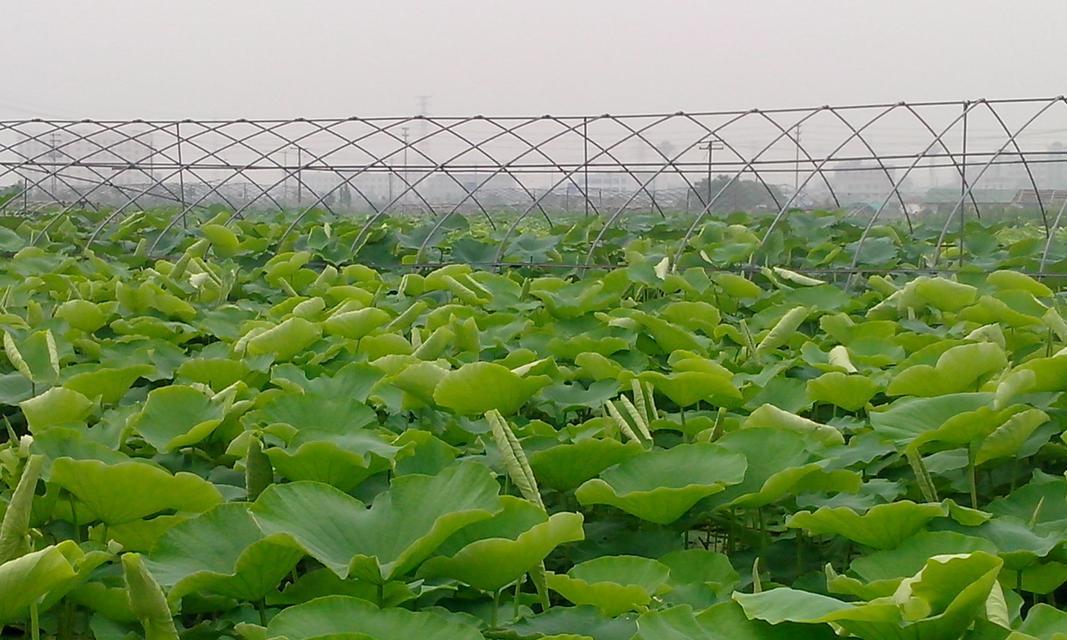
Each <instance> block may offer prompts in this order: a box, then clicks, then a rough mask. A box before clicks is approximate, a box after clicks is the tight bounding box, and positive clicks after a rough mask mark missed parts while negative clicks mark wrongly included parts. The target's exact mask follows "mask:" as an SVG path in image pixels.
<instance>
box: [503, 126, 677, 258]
mask: <svg viewBox="0 0 1067 640" xmlns="http://www.w3.org/2000/svg"><path fill="white" fill-rule="evenodd" d="M601 117H602V116H601ZM608 117H611V116H608ZM672 117H673V114H671V115H666V116H659V119H658V120H656V121H654V122H652V123H649V124H647V125H645V126H644V127H642V128H641V129H639V130H638V131H646V130H648V129H651V128H652V127H656V126H659V125H660V124H662V123H664V122H667V121H668V120H670V119H671V118H672ZM596 119H597V118H583V119H582V120H581V122H578V121H577V120H576V121H575V124H574V126H572V127H569V129H568V130H570V131H574V130H576V129H577V128H578V127H579V126H582V127H585V126H587V125H588V123H589V121H590V120H593V121H595V120H596ZM553 120H556V121H557V122H560V124H563V122H562V121H560V120H558V119H555V118H553ZM637 135H638V132H637V131H634V132H633V133H631V134H630V135H627V136H624V137H622V138H620V139H619V140H616V141H615V142H614V143H612V144H610V145H608V146H607V147H604V146H601V145H600V144H598V143H596V142H594V143H593V144H594V145H596V147H597V148H598V149H600V152H599V153H597V154H596V155H595V156H593V157H592V158H591V159H590V160H596V159H597V158H599V157H601V156H603V155H605V154H608V155H610V150H611V149H614V148H615V147H617V146H619V145H621V144H623V143H625V142H628V141H630V140H633V139H634V138H636V137H637ZM585 139H586V140H589V138H588V137H587V136H586V137H585ZM679 155H680V154H679ZM610 157H612V158H614V156H610ZM588 166H589V161H586V162H584V163H582V164H580V165H577V166H576V167H575V168H574V169H571V170H570V171H569V172H567V174H566V175H565V176H563V177H562V178H560V179H559V180H557V181H556V182H555V183H553V184H552V186H550V187H549V188H548V189H547V190H546V191H545V193H544V194H543V195H542V196H541V197H540V198H538V200H537V202H535V203H534V204H539V203H540V202H541V201H542V200H543V199H544V198H546V197H548V194H550V193H552V192H553V191H554V190H555V189H556V187H558V186H559V185H561V184H563V183H564V182H565V181H567V180H571V181H572V182H573V176H574V175H575V174H576V173H578V171H579V170H581V169H583V168H585V167H588ZM646 193H647V190H646ZM636 197H637V192H636V191H635V192H634V193H633V194H632V195H631V197H630V201H631V202H632V201H633V198H636ZM534 204H531V205H530V206H529V207H527V209H526V210H525V211H523V212H522V214H520V215H519V217H518V218H516V219H515V220H514V221H513V222H512V223H511V225H509V226H508V228H507V230H506V231H505V232H504V236H503V237H502V238H501V239H500V243H499V245H498V246H497V253H496V255H497V257H496V262H500V258H501V257H502V256H503V254H504V248H505V247H506V246H507V242H508V239H509V238H510V237H511V234H512V233H514V232H515V229H517V228H518V225H519V223H520V222H522V221H523V220H524V219H525V218H526V216H527V215H529V213H530V211H532V210H533V207H534Z"/></svg>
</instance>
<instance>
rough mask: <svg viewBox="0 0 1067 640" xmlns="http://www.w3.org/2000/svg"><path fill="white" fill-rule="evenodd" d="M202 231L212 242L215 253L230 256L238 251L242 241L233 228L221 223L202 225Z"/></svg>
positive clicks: (224, 256) (225, 256)
mask: <svg viewBox="0 0 1067 640" xmlns="http://www.w3.org/2000/svg"><path fill="white" fill-rule="evenodd" d="M200 233H202V234H204V237H205V238H207V239H208V242H210V243H211V249H212V250H213V251H214V252H215V255H217V256H221V257H223V258H228V257H230V256H232V255H234V254H236V253H237V250H238V248H240V246H241V241H240V240H239V239H238V238H237V234H236V233H234V232H233V229H230V228H229V227H225V226H223V225H221V224H205V225H204V226H202V227H200Z"/></svg>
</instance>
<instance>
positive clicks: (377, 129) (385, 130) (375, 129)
mask: <svg viewBox="0 0 1067 640" xmlns="http://www.w3.org/2000/svg"><path fill="white" fill-rule="evenodd" d="M373 121H374V119H372V118H349V119H347V120H346V122H359V123H361V124H363V125H366V126H368V127H370V129H371V131H370V132H369V133H367V134H365V135H363V136H360V137H359V138H357V139H355V140H345V142H344V144H342V145H341V146H340V147H337V148H336V149H333V150H332V151H330V153H336V152H338V151H340V150H341V149H344V148H345V147H350V146H351V147H355V148H356V149H359V150H360V151H362V152H363V153H365V154H367V155H368V156H370V157H371V158H374V162H371V163H370V164H366V165H364V166H363V167H362V168H361V169H360V170H359V171H356V172H355V173H353V174H352V175H350V176H348V178H345V179H344V183H345V184H352V181H353V180H355V179H356V178H358V177H359V176H361V175H363V174H364V173H366V172H367V170H369V169H370V168H372V167H375V166H377V165H381V166H383V167H386V168H388V171H387V173H389V174H393V175H396V176H397V177H398V178H399V179H400V181H401V182H403V183H404V184H405V185H408V186H409V188H408V189H407V190H405V191H404V194H406V193H408V192H409V191H410V190H411V189H410V184H409V183H408V181H407V178H406V176H403V175H401V174H400V173H399V172H397V171H396V169H395V168H394V167H392V166H391V165H389V164H386V162H385V161H386V160H388V159H389V158H391V157H392V156H394V155H396V154H398V153H401V152H403V151H404V149H405V148H407V145H404V146H401V147H400V148H398V149H395V150H393V151H391V152H390V153H388V154H386V155H385V156H379V155H378V154H376V153H371V152H370V151H367V150H366V149H364V148H363V147H362V146H361V145H360V144H359V142H360V141H362V140H364V139H366V138H369V137H372V136H375V135H377V134H379V133H381V134H383V135H385V136H387V137H389V138H392V139H394V140H396V141H398V142H403V140H401V139H400V138H397V137H396V135H395V134H393V133H391V132H390V131H389V130H390V129H393V128H394V127H397V126H402V125H405V124H407V123H409V122H411V118H402V119H396V120H394V121H392V122H391V123H390V124H389V125H388V126H386V127H381V126H378V125H376V124H373ZM458 124H460V123H457V125H456V126H458ZM342 139H343V140H344V138H342ZM419 141H421V139H420V140H418V141H416V142H419ZM339 186H340V185H338V187H339ZM357 190H358V188H357ZM414 194H415V197H416V198H418V199H419V200H421V201H422V203H423V204H424V205H426V208H427V210H428V211H430V212H431V213H433V206H432V205H430V203H429V202H427V201H426V199H425V198H424V197H423V196H422V194H421V193H419V192H418V190H415V191H414ZM402 197H403V194H401V196H400V198H402ZM364 199H366V200H367V201H368V202H370V200H369V199H367V198H366V197H364ZM398 200H399V198H394V199H393V200H391V201H389V202H387V203H386V205H385V206H384V207H382V208H381V209H378V208H377V207H373V206H372V208H373V209H374V215H372V216H371V217H370V218H369V219H368V221H367V223H366V224H364V225H363V227H362V228H361V229H360V231H359V233H358V234H357V236H356V241H355V242H354V243H353V247H354V246H355V245H356V244H358V242H359V240H360V238H362V236H363V235H364V234H365V233H366V231H367V229H369V228H370V224H372V223H373V222H374V221H377V220H379V219H380V218H381V217H382V216H384V215H385V214H386V212H387V211H388V210H389V208H390V207H391V206H393V205H394V204H395V203H396V202H397V201H398ZM309 211H310V209H308V210H306V211H303V212H301V214H300V215H299V216H298V217H297V219H296V220H295V221H294V224H293V225H290V227H293V226H295V223H297V222H299V221H300V220H301V219H303V217H304V216H305V215H307V213H308V212H309ZM231 220H232V217H231ZM227 223H229V220H227Z"/></svg>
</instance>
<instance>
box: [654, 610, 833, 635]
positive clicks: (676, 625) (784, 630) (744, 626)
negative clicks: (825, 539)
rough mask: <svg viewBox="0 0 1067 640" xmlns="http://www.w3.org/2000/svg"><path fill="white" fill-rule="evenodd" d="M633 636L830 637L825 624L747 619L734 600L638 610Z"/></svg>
mask: <svg viewBox="0 0 1067 640" xmlns="http://www.w3.org/2000/svg"><path fill="white" fill-rule="evenodd" d="M637 628H638V633H637V635H635V636H634V637H633V640H834V639H835V638H837V635H836V634H834V632H833V630H832V629H830V627H829V626H826V627H816V626H811V625H802V624H795V623H790V622H783V623H779V624H776V625H770V624H767V623H766V622H763V621H760V620H749V619H748V618H746V617H745V612H744V611H743V610H742V609H741V607H740V606H738V605H737V603H735V602H724V603H721V604H717V605H715V606H712V607H709V608H707V609H704V610H703V611H700V612H699V613H694V612H693V609H692V608H691V607H689V606H687V605H682V606H678V607H671V608H669V609H660V610H657V611H649V612H647V613H643V614H641V617H640V618H638V619H637Z"/></svg>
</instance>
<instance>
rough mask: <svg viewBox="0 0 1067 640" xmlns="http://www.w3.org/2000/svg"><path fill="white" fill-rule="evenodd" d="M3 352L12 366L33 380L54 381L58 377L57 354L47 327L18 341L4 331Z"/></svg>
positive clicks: (39, 381)
mask: <svg viewBox="0 0 1067 640" xmlns="http://www.w3.org/2000/svg"><path fill="white" fill-rule="evenodd" d="M4 353H5V354H6V355H7V359H8V360H9V361H10V362H11V364H12V366H14V367H15V369H16V370H17V371H18V372H19V373H21V374H22V375H24V376H26V377H27V378H29V379H30V380H32V381H33V382H36V383H55V382H56V381H57V380H58V379H59V355H58V353H57V351H56V343H55V340H54V339H53V337H52V332H51V331H49V330H47V329H46V330H44V331H37V332H35V333H31V334H30V335H28V336H27V337H26V338H24V339H22V340H18V341H16V340H15V339H14V338H13V337H12V336H11V334H10V333H8V332H7V331H5V332H4Z"/></svg>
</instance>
